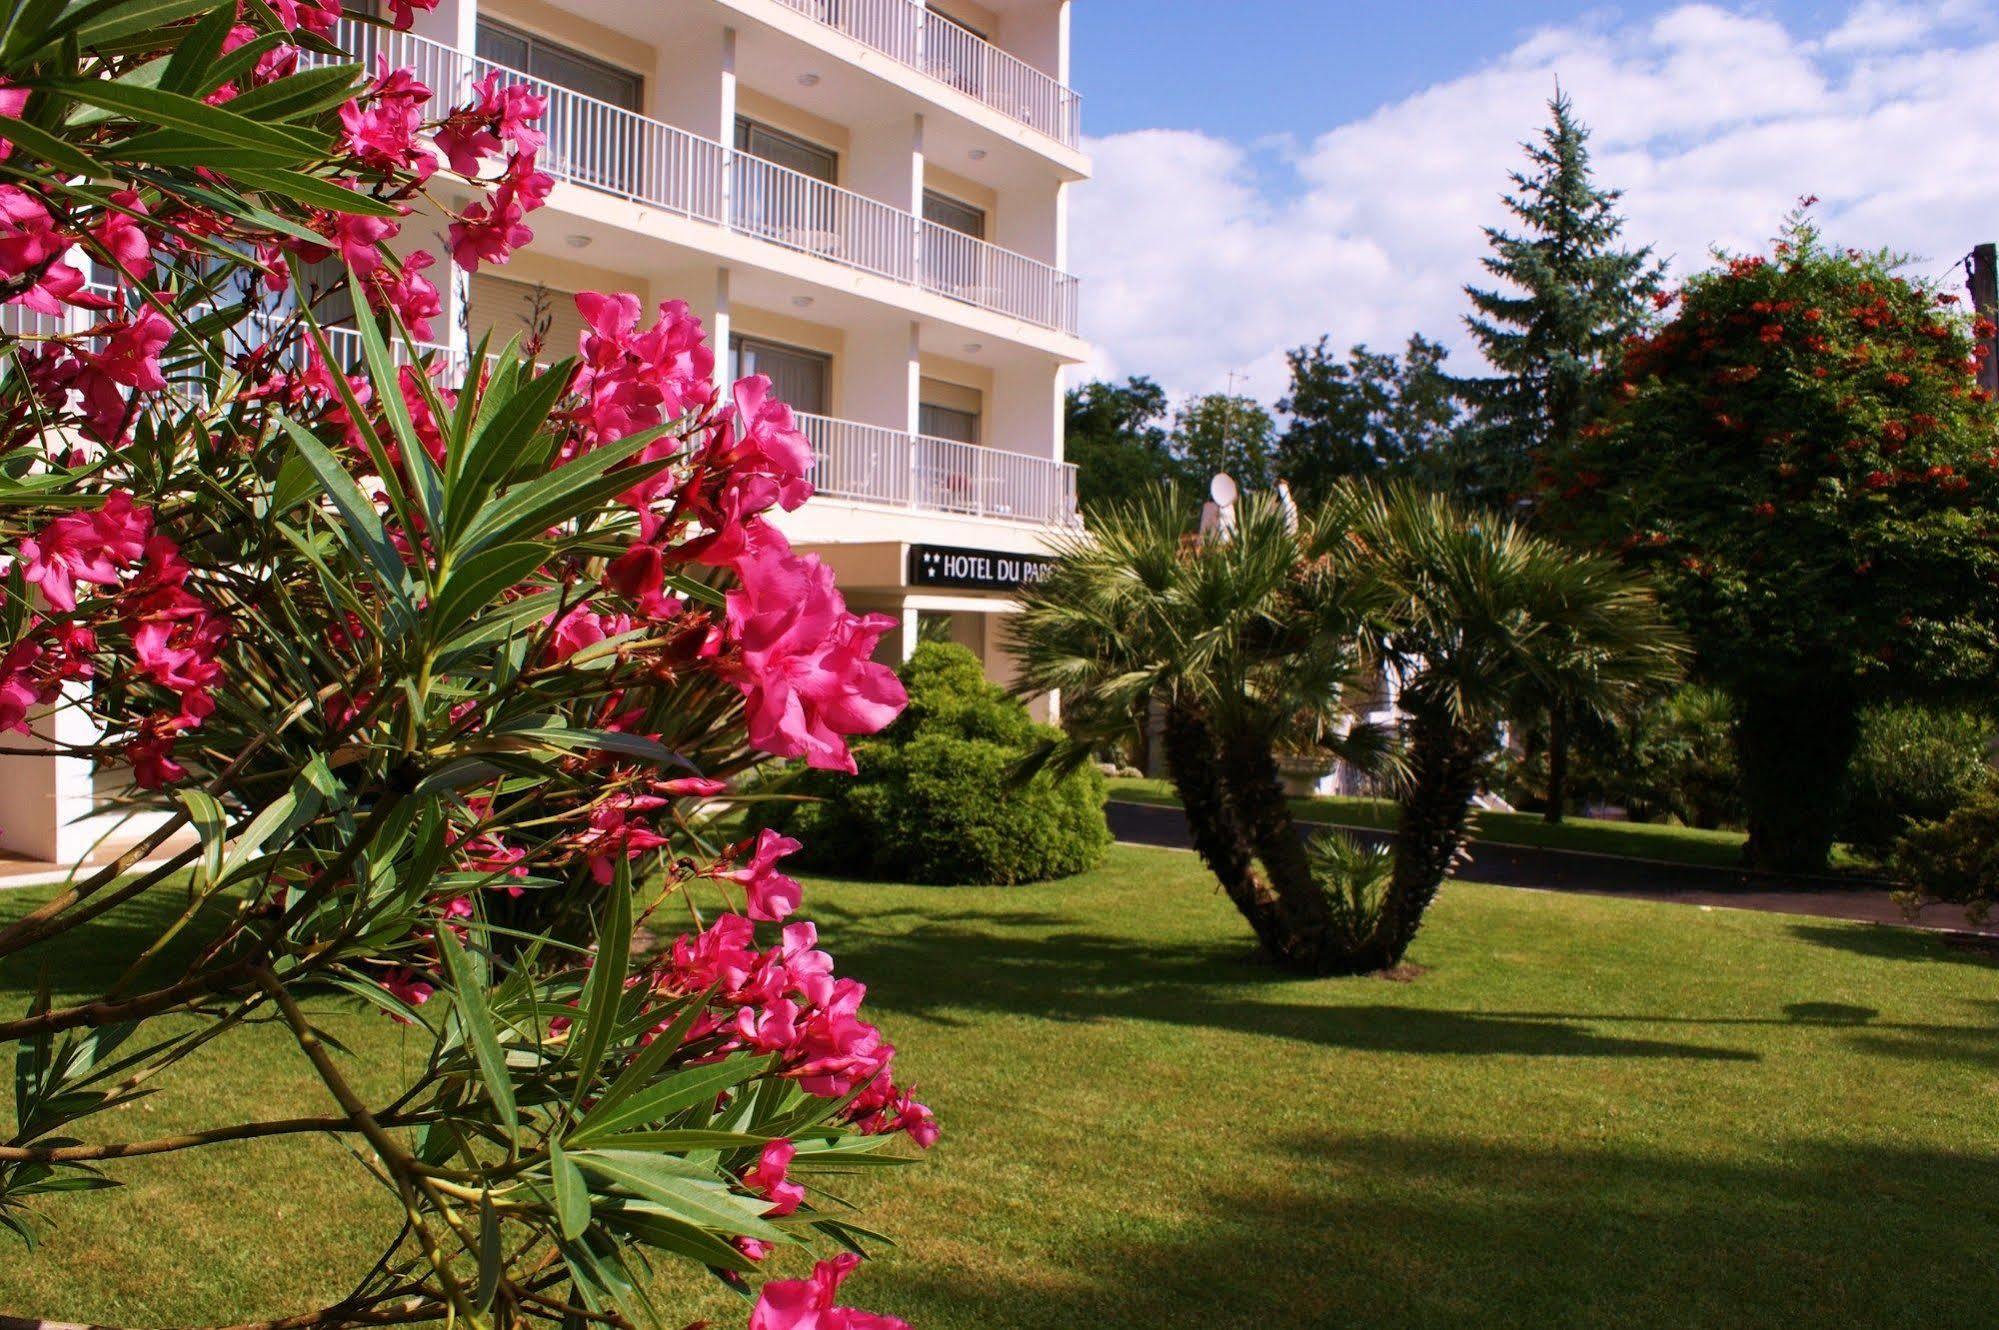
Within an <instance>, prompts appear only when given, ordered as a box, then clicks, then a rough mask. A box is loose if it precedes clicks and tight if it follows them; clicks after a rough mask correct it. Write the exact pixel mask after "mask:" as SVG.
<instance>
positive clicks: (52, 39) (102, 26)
mask: <svg viewBox="0 0 1999 1330" xmlns="http://www.w3.org/2000/svg"><path fill="white" fill-rule="evenodd" d="M215 7H216V0H98V3H96V4H90V5H83V6H81V7H78V8H76V9H74V10H72V11H71V13H70V14H69V15H68V16H67V17H65V18H63V19H62V20H60V21H59V22H57V23H55V24H53V25H52V26H50V27H48V28H47V29H45V30H44V31H43V32H42V33H41V34H40V35H41V39H42V45H41V46H38V47H32V48H30V49H31V50H43V49H46V48H47V47H49V46H53V45H54V44H55V43H57V42H59V41H61V40H62V39H63V38H64V37H67V36H70V35H71V34H74V35H75V37H76V43H77V45H79V46H85V47H88V46H96V45H99V44H101V43H104V42H110V41H116V40H117V39H118V38H120V37H130V36H132V35H133V34H134V33H139V32H146V31H148V30H151V29H155V28H162V27H165V26H166V25H167V24H170V23H178V22H180V21H181V20H182V19H185V18H192V17H193V16H194V15H196V14H201V13H205V12H207V11H208V10H210V9H214V8H215ZM228 8H229V9H230V12H232V13H233V12H235V6H234V5H230V6H228Z"/></svg>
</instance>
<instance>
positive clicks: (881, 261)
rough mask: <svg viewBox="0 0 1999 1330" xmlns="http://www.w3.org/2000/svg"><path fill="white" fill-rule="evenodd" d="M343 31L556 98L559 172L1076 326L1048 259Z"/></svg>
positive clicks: (775, 241) (440, 67)
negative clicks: (1036, 257) (1021, 252)
mask: <svg viewBox="0 0 1999 1330" xmlns="http://www.w3.org/2000/svg"><path fill="white" fill-rule="evenodd" d="M339 40H340V41H341V43H342V44H343V45H344V46H346V47H347V49H349V50H352V51H355V52H357V53H358V54H359V55H360V57H361V58H362V59H363V60H365V61H366V62H367V64H368V65H369V67H370V68H373V67H374V63H375V60H376V57H377V56H378V55H379V56H381V57H383V58H385V59H387V60H388V62H389V63H390V64H391V65H392V66H407V67H410V68H413V69H414V70H415V71H416V75H417V77H418V78H419V79H421V80H422V81H423V82H424V83H425V84H426V85H428V86H429V87H430V88H431V89H432V90H433V91H434V92H435V93H437V94H438V95H439V96H440V97H444V98H459V97H462V96H464V95H465V90H466V89H467V88H468V87H469V86H470V84H471V83H472V82H474V81H476V80H477V79H480V78H483V77H485V76H486V75H487V74H488V73H491V72H493V71H495V70H497V71H499V72H500V74H501V76H502V78H504V79H508V80H514V81H518V82H521V83H525V84H527V85H529V86H531V87H532V88H533V89H534V90H535V91H536V92H537V93H538V94H540V95H542V96H544V97H546V98H547V99H548V110H547V113H546V114H545V116H544V117H543V120H542V128H543V129H544V131H545V132H546V133H547V135H548V144H547V146H546V147H545V148H544V149H543V150H542V152H541V155H540V157H539V158H538V164H539V165H540V166H541V168H542V169H543V170H545V171H547V172H548V173H549V174H550V175H551V176H554V177H555V178H556V179H557V180H560V181H566V182H569V183H571V184H575V185H579V186H582V187H584V188H587V189H591V190H595V191H598V192H601V193H604V194H608V195H611V196H614V197H616V198H618V199H621V200H626V201H629V202H631V203H635V204H638V205H641V206H642V207H645V208H648V209H655V210H658V211H659V212H662V213H667V214H671V215H674V216H678V217H683V218H686V219H689V220H691V221H695V222H699V223H705V224H707V225H711V226H714V227H717V228H719V229H720V230H721V231H723V232H727V233H733V234H735V235H741V236H747V237H752V238H755V239H757V240H760V241H763V242H766V243H768V244H771V245H775V246H778V247H780V248H782V249H785V250H790V251H793V252H795V253H801V254H806V255H810V256H813V257H815V258H818V259H821V260H824V261H826V262H828V263H832V264H836V265H838V266H840V267H842V268H846V269H852V270H854V271H857V272H862V273H867V274H871V275H873V276H875V277H879V278H884V279H886V280H888V281H890V282H893V283H896V284H898V285H901V286H905V287H909V288H912V289H914V290H917V291H922V292H928V293H930V294H932V295H937V296H942V297H945V298H946V299H949V300H952V301H955V302H959V303H962V304H965V305H969V306H973V307H975V308H977V309H981V310H986V311H989V312H991V313H994V314H998V315H1002V316H1005V317H1008V318H1012V319H1017V320H1020V321H1021V322H1024V323H1027V324H1031V325H1033V326H1035V327H1038V328H1043V329H1047V330H1049V331H1052V332H1056V333H1060V334H1064V335H1067V336H1072V337H1073V336H1074V335H1075V334H1076V311H1077V282H1076V279H1075V278H1074V277H1072V276H1070V275H1069V274H1068V273H1065V272H1062V271H1061V270H1059V269H1057V268H1055V267H1053V266H1051V265H1049V264H1047V263H1043V262H1041V261H1039V260H1036V259H1032V258H1028V257H1027V256H1025V255H1022V254H1018V253H1015V252H1013V251H1011V250H1008V249H1004V248H1002V247H1000V246H998V245H994V244H991V243H989V242H987V241H984V240H980V239H978V238H976V237H974V236H970V235H966V234H963V233H962V232H959V231H955V230H952V229H951V228H949V227H945V226H940V225H938V224H937V223H935V222H932V221H928V220H926V219H924V218H922V217H919V216H916V215H914V214H912V213H910V212H907V211H904V210H903V209H900V208H896V207H893V206H891V205H889V204H886V203H882V202H880V201H879V200H876V199H872V198H869V197H867V196H866V195H863V194H858V193H855V192H854V191H852V190H847V189H842V188H840V187H838V186H836V185H831V184H827V183H826V182H824V181H822V180H819V179H816V178H814V177H812V176H809V175H806V174H804V173H802V172H799V171H794V170H791V169H789V168H787V167H783V166H779V165H777V164H775V163H773V162H768V161H764V160H762V159H760V158H757V157H754V156H751V155H750V154H748V153H745V152H741V151H738V150H736V149H734V148H732V147H728V146H725V145H723V144H721V143H718V142H716V141H714V140H713V139H708V138H704V137H702V136H700V135H698V134H693V133H690V132H688V131H687V130H684V129H680V128H678V127H676V126H673V125H669V124H666V123H665V122H663V121H659V120H655V119H652V118H650V117H648V116H644V115H640V114H638V113H637V112H634V111H629V110H626V109H624V108H622V107H618V106H613V105H611V104H610V103H608V102H603V101H599V100H597V99H596V98H593V97H588V96H585V95H583V94H581V93H578V92H575V91H572V90H571V89H568V88H564V87H561V86H558V85H556V84H553V83H549V82H546V81H544V80H540V79H536V78H532V77H530V76H529V75H527V74H524V73H521V72H520V71H518V70H514V69H510V68H507V67H506V66H503V65H498V64H495V63H493V62H491V61H488V60H484V59H481V58H479V57H477V56H474V55H468V54H465V53H464V52H462V51H459V50H457V49H455V48H453V47H450V46H446V45H444V44H442V43H440V42H436V41H432V40H430V39H428V38H425V37H418V36H415V35H413V34H409V33H393V32H389V31H387V30H385V29H382V28H379V27H374V26H371V25H364V24H357V23H352V22H348V23H345V24H343V25H342V31H341V32H340V34H339Z"/></svg>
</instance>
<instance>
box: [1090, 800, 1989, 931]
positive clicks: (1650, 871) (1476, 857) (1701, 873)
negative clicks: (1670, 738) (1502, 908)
mask: <svg viewBox="0 0 1999 1330" xmlns="http://www.w3.org/2000/svg"><path fill="white" fill-rule="evenodd" d="M1107 811H1108V815H1109V818H1110V824H1111V832H1112V834H1113V835H1115V836H1116V837H1117V838H1118V839H1119V840H1121V841H1126V842H1129V843H1131V844H1135V845H1163V846H1169V847H1172V848H1175V849H1187V848H1189V847H1190V846H1191V845H1192V841H1191V840H1190V838H1189V836H1188V832H1187V820H1186V815H1185V814H1183V813H1182V812H1181V811H1180V810H1179V809H1178V808H1170V807H1162V806H1158V805H1152V804H1128V803H1118V802H1115V801H1113V802H1112V803H1111V805H1110V807H1109V809H1108V810H1107ZM1299 825H1300V827H1301V828H1302V829H1303V830H1305V831H1307V832H1311V831H1318V830H1320V829H1321V828H1323V827H1324V826H1325V825H1326V824H1324V823H1310V822H1306V823H1300V824H1299ZM1337 829H1338V830H1342V831H1346V832H1348V833H1350V834H1352V835H1354V836H1357V837H1359V838H1361V839H1362V840H1371V841H1376V842H1382V841H1386V840H1388V839H1390V838H1391V833H1388V832H1380V831H1364V830H1360V829H1358V828H1353V827H1341V828H1337ZM1471 857H1472V862H1471V863H1470V864H1468V865H1466V866H1465V867H1464V868H1462V869H1461V870H1459V873H1458V876H1459V877H1461V878H1464V879H1465V880H1466V881H1470V882H1487V883H1491V884H1493V885H1495V886H1501V887H1539V888H1542V889H1544V890H1548V891H1578V892H1584V893H1587V894H1589V895H1593V896H1629V897H1632V898H1634V899H1638V900H1654V901H1674V902H1678V903H1679V904H1682V905H1720V906H1727V907H1729V908H1732V909H1738V910H1769V911H1772V912H1775V913H1778V914H1801V915H1810V916H1814V917H1817V918H1822V919H1850V920H1854V921H1856V922H1859V923H1870V924H1894V925H1897V926H1903V927H1907V926H1911V920H1910V919H1909V917H1908V916H1907V915H1906V914H1904V913H1903V911H1902V907H1901V906H1900V905H1898V904H1896V903H1895V900H1894V898H1893V897H1892V896H1890V895H1889V893H1888V891H1887V890H1886V889H1884V888H1881V887H1877V886H1868V885H1858V884H1854V883H1851V882H1846V881H1842V880H1840V879H1837V878H1802V879H1786V878H1782V877H1777V876H1774V875H1770V874H1765V873H1750V872H1744V871H1741V870H1736V869H1725V868H1702V867H1697V866H1694V865H1689V864H1672V863H1661V862H1658V861H1655V860H1634V859H1622V858H1617V857H1615V856H1612V855H1605V854H1589V853H1585V852H1582V851H1575V850H1550V849H1541V848H1536V847H1529V846H1521V845H1494V844H1491V843H1489V842H1484V841H1480V842H1477V843H1475V844H1474V845H1473V846H1472V851H1471ZM1913 926H1914V927H1918V928H1930V929H1938V930H1942V931H1947V932H1960V933H1970V932H1977V933H1984V934H1986V935H1988V936H1994V937H1999V918H1995V919H1992V920H1988V921H1987V922H1986V923H1985V924H1984V925H1983V926H1982V927H1977V928H1974V927H1973V926H1972V925H1971V924H1970V923H1968V922H1967V921H1966V920H1965V917H1964V912H1963V911H1962V910H1960V909H1957V908H1956V907H1954V906H1943V905H1935V906H1930V907H1929V908H1927V909H1926V910H1924V912H1923V913H1922V915H1921V916H1920V917H1919V918H1918V919H1916V920H1915V921H1914V922H1913Z"/></svg>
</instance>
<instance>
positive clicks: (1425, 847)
mask: <svg viewBox="0 0 1999 1330" xmlns="http://www.w3.org/2000/svg"><path fill="white" fill-rule="evenodd" d="M1408 735H1409V778H1408V779H1409V783H1408V792H1407V793H1406V794H1405V795H1404V797H1403V800H1402V809H1401V818H1400V820H1399V822H1398V824H1397V827H1396V833H1395V864H1394V871H1393V873H1392V875H1391V876H1390V879H1389V885H1388V896H1387V899H1386V900H1385V901H1384V902H1383V905H1382V918H1381V924H1380V926H1379V927H1378V928H1377V929H1376V930H1375V935H1374V938H1373V942H1372V946H1371V948H1370V953H1369V954H1368V955H1367V956H1366V957H1365V958H1364V959H1365V961H1366V968H1367V969H1369V970H1386V969H1391V968H1393V967H1394V966H1397V965H1400V964H1401V963H1402V958H1403V956H1404V955H1405V954H1406V953H1407V952H1408V950H1409V944H1410V943H1411V942H1413V941H1415V939H1416V932H1417V930H1418V929H1420V928H1421V927H1422V926H1423V915H1424V912H1425V911H1427V910H1428V909H1429V908H1430V902H1431V901H1433V900H1435V899H1436V898H1437V889H1438V888H1439V887H1441V886H1442V885H1443V882H1444V879H1445V878H1446V877H1448V876H1449V875H1450V874H1451V872H1452V871H1453V870H1454V869H1455V868H1456V867H1457V864H1458V859H1459V856H1460V855H1462V854H1463V853H1464V848H1465V842H1466V840H1467V839H1468V837H1467V835H1466V832H1467V828H1468V827H1469V826H1470V823H1471V807H1472V799H1473V798H1474V797H1475V796H1476V795H1477V794H1478V784H1479V780H1480V778H1481V777H1482V776H1483V774H1484V772H1485V766H1486V759H1487V757H1488V755H1489V750H1490V747H1491V746H1490V744H1489V743H1488V742H1487V736H1486V735H1484V734H1482V733H1480V732H1477V731H1473V730H1468V729H1466V728H1465V727H1463V726H1462V725H1460V724H1458V723H1457V722H1456V721H1454V720H1453V719H1452V718H1451V717H1450V716H1449V715H1447V714H1444V713H1443V712H1442V710H1441V708H1439V709H1436V710H1434V711H1432V710H1429V709H1425V710H1422V711H1417V712H1414V713H1412V714H1411V716H1410V719H1409V727H1408Z"/></svg>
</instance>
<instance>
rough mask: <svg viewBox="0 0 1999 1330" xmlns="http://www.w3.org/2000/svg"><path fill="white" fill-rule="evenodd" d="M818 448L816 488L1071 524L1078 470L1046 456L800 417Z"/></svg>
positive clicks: (900, 503) (932, 508) (835, 494)
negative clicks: (1032, 455)
mask: <svg viewBox="0 0 1999 1330" xmlns="http://www.w3.org/2000/svg"><path fill="white" fill-rule="evenodd" d="M797 419H798V428H799V430H800V431H801V432H802V433H803V434H804V435H805V437H806V438H807V439H808V440H809V441H810V442H811V444H812V487H813V489H814V490H816V491H817V492H819V493H821V494H824V495H827V496H828V497H830V498H836V499H860V500H864V501H866V502H869V503H884V504H893V505H895V506H897V507H905V508H918V509H922V510H925V511H928V512H939V513H964V514H966V515H968V516H973V517H1003V518H1010V519H1013V520H1015V521H1021V522H1033V523H1036V524H1039V525H1044V526H1073V525H1075V523H1076V521H1077V516H1076V468H1075V467H1073V466H1070V465H1069V464H1067V463H1065V462H1056V461H1051V460H1050V459H1048V458H1046V457H1029V456H1027V455H1026V454H1025V453H1010V452H1004V451H1001V450H1000V449H997V448H981V447H979V446H978V445H977V444H970V443H954V442H952V441H951V440H949V439H933V438H930V437H928V436H927V435H922V434H905V433H903V432H902V431H900V430H893V429H885V428H883V427H881V426H879V425H862V424H859V423H857V422H855V421H851V420H835V419H833V418H832V417H830V416H815V415H809V414H807V413H805V412H799V413H797Z"/></svg>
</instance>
